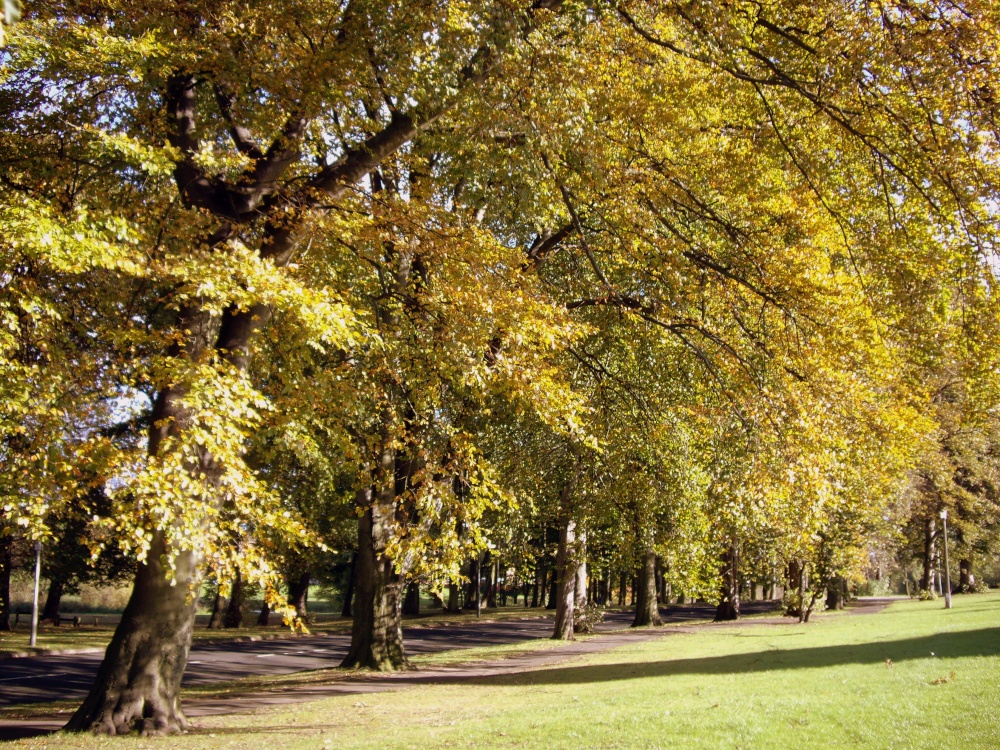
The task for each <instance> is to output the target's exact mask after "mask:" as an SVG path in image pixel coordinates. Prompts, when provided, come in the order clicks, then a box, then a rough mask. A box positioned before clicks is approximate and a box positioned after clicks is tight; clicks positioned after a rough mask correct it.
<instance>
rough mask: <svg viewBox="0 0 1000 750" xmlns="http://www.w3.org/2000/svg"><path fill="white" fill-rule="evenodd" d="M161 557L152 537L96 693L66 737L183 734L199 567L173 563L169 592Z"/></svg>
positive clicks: (159, 543)
mask: <svg viewBox="0 0 1000 750" xmlns="http://www.w3.org/2000/svg"><path fill="white" fill-rule="evenodd" d="M165 551H166V550H165V546H164V540H163V537H162V536H161V535H159V534H158V535H156V536H154V538H153V545H152V548H151V549H150V553H149V555H148V557H147V558H146V562H145V563H143V564H141V565H140V566H139V569H138V571H137V572H136V580H135V586H134V588H133V589H132V596H131V598H130V599H129V602H128V605H127V606H126V607H125V611H124V612H123V613H122V617H121V621H120V623H119V625H118V628H117V629H116V630H115V634H114V636H113V637H112V639H111V643H110V644H109V645H108V649H107V651H106V653H105V655H104V661H103V662H102V663H101V667H100V669H99V670H98V673H97V678H96V680H95V682H94V686H93V688H92V689H91V691H90V693H89V695H88V696H87V698H86V699H85V700H84V702H83V705H81V706H80V708H79V709H78V710H77V712H76V713H75V714H74V715H73V718H71V719H70V720H69V723H68V724H67V725H66V729H68V730H69V731H84V730H91V731H94V732H97V733H100V734H127V733H128V732H129V731H131V730H132V729H133V727H136V728H138V729H139V730H140V731H141V732H142V733H143V734H170V733H175V732H180V731H182V730H183V729H184V728H185V726H186V720H185V718H184V713H183V711H182V710H181V702H180V685H181V677H182V676H183V674H184V667H185V665H186V664H187V655H188V649H189V648H190V646H191V630H192V627H193V625H194V613H195V606H196V604H197V597H196V596H195V595H194V589H195V587H196V586H197V585H198V576H197V571H198V564H199V563H200V560H199V559H197V558H196V557H195V555H194V554H192V553H190V552H182V553H180V554H178V555H176V557H175V563H174V565H175V568H174V571H173V573H174V576H173V578H174V582H175V583H174V585H171V582H170V579H169V578H168V574H167V570H166V569H165V567H164V566H165V559H164V553H165Z"/></svg>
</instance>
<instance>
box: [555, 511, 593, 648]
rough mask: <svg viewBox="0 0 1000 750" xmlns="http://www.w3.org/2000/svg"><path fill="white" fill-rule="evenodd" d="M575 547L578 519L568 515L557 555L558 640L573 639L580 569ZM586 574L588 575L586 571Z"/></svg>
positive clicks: (564, 522) (562, 525)
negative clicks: (578, 572)
mask: <svg viewBox="0 0 1000 750" xmlns="http://www.w3.org/2000/svg"><path fill="white" fill-rule="evenodd" d="M575 548H576V521H574V520H573V519H572V518H569V517H568V516H567V517H564V518H563V520H562V524H561V527H560V529H559V552H558V553H557V556H556V582H557V588H556V622H555V628H554V631H553V633H552V637H553V638H554V639H557V640H564V641H566V640H572V639H573V620H574V617H573V615H574V609H575V605H576V582H577V571H578V569H579V566H578V563H577V562H576V559H575V557H576V555H575ZM584 575H585V576H586V573H584ZM584 596H586V589H584Z"/></svg>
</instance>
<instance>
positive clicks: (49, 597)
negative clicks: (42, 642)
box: [40, 578, 66, 625]
mask: <svg viewBox="0 0 1000 750" xmlns="http://www.w3.org/2000/svg"><path fill="white" fill-rule="evenodd" d="M65 588H66V585H65V583H64V582H63V580H62V579H61V578H53V579H52V580H51V581H50V582H49V591H48V593H47V594H46V595H45V606H44V607H42V616H41V618H40V619H42V620H44V621H46V622H51V623H54V624H56V625H58V624H59V606H60V605H61V604H62V597H63V591H64V590H65Z"/></svg>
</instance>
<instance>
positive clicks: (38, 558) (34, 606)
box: [29, 542, 42, 648]
mask: <svg viewBox="0 0 1000 750" xmlns="http://www.w3.org/2000/svg"><path fill="white" fill-rule="evenodd" d="M41 577H42V543H41V542H35V598H34V599H33V600H32V603H31V640H30V642H29V643H30V645H31V647H32V648H34V647H35V642H36V641H37V640H38V581H39V579H40V578H41Z"/></svg>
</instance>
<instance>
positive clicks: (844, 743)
mask: <svg viewBox="0 0 1000 750" xmlns="http://www.w3.org/2000/svg"><path fill="white" fill-rule="evenodd" d="M998 623H1000V594H987V595H979V596H966V597H955V609H954V610H952V611H945V610H944V609H943V605H942V603H941V602H901V603H898V604H894V605H892V606H891V607H890V608H889V609H888V610H886V611H885V612H883V613H880V614H863V615H857V616H852V617H824V618H820V619H819V620H818V621H817V622H814V623H811V624H809V625H806V626H800V625H797V624H780V625H771V624H756V625H755V624H745V625H737V626H732V627H718V626H716V627H708V628H698V629H694V632H691V631H690V630H689V631H688V633H686V634H684V635H675V636H673V637H670V638H664V639H659V640H655V641H648V642H645V643H642V644H637V645H635V646H632V647H628V648H622V649H617V650H615V651H610V652H604V653H602V654H599V655H595V656H592V657H587V658H582V659H576V660H572V661H568V662H563V663H559V664H557V665H554V666H551V667H547V668H543V669H540V670H537V671H534V672H530V673H521V674H516V675H509V676H505V677H498V678H490V679H479V680H469V681H464V682H461V683H458V684H443V685H427V686H422V687H419V688H411V689H404V690H400V691H397V692H393V693H380V694H366V695H364V696H357V695H352V696H338V697H333V698H328V699H323V700H318V701H313V702H310V703H303V704H297V705H290V706H287V707H281V708H271V709H266V710H260V711H258V712H255V713H252V714H243V715H230V716H223V717H212V718H205V719H199V720H198V722H197V727H196V728H195V730H194V731H193V732H192V733H190V734H188V735H187V736H184V737H175V738H165V739H140V738H129V739H126V740H125V741H122V740H121V739H118V740H103V739H98V738H92V737H78V736H61V735H60V736H53V737H47V738H44V741H42V740H40V739H36V740H24V741H20V742H16V743H12V744H11V746H12V747H34V746H41V744H45V745H47V747H48V748H50V750H63V749H66V750H68V749H69V748H74V749H79V750H91V749H92V748H104V747H109V748H110V747H128V748H132V747H137V748H138V747H142V748H157V749H158V748H163V749H164V750H165V749H166V748H171V750H172V749H173V748H178V750H202V749H206V748H218V747H237V748H242V747H246V748H259V747H260V746H261V744H262V743H266V744H271V743H279V744H280V745H281V746H282V749H283V750H295V749H296V748H322V747H338V748H371V747H378V748H404V747H420V748H427V747H490V748H493V747H499V748H503V747H517V748H574V750H577V749H578V748H585V747H604V748H646V747H649V748H653V747H685V748H691V747H694V748H700V747H704V748H744V749H747V748H776V747H829V746H833V747H871V748H935V750H941V749H944V748H963V749H964V748H995V747H1000V708H998V704H997V697H998V696H1000V627H998Z"/></svg>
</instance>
